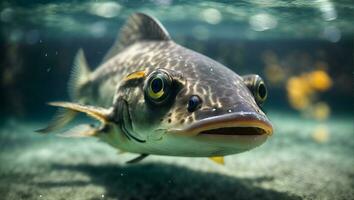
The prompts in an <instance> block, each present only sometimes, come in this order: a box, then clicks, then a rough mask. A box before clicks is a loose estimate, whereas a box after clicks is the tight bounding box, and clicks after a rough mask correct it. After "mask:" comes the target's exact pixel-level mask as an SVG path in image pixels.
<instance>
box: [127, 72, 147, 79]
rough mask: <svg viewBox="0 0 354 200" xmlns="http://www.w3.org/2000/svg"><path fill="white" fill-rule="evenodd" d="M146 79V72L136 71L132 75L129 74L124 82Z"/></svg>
mask: <svg viewBox="0 0 354 200" xmlns="http://www.w3.org/2000/svg"><path fill="white" fill-rule="evenodd" d="M144 77H145V71H144V70H142V71H136V72H133V73H131V74H129V75H128V76H126V77H125V78H124V81H129V80H133V79H140V78H144Z"/></svg>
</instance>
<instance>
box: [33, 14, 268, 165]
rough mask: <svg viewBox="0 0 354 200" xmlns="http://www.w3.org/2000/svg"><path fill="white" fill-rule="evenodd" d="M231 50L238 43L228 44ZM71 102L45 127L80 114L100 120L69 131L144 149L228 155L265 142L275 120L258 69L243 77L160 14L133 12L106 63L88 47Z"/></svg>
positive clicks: (74, 76) (217, 157)
mask: <svg viewBox="0 0 354 200" xmlns="http://www.w3.org/2000/svg"><path fill="white" fill-rule="evenodd" d="M230 51H232V50H230ZM68 90H69V96H70V101H69V102H63V101H58V102H50V103H49V105H51V106H55V107H58V108H59V109H60V112H59V114H57V115H56V116H55V117H54V118H53V120H52V121H51V122H50V123H49V125H48V126H47V127H46V128H43V129H40V130H38V132H40V133H51V132H55V131H57V130H60V129H62V128H63V127H65V126H66V125H67V124H68V123H69V122H71V121H72V120H74V119H75V118H76V116H77V115H78V114H80V113H84V114H86V115H87V116H88V117H89V118H92V119H94V120H95V121H96V122H97V124H89V123H80V124H79V125H76V126H74V127H73V128H71V129H69V130H67V131H65V132H64V133H61V135H62V136H64V137H87V136H92V137H97V138H99V139H100V140H102V141H104V142H106V143H107V144H109V145H111V146H112V147H114V148H116V149H118V150H120V151H122V152H130V153H136V154H139V156H138V157H136V158H134V159H133V160H131V161H128V163H135V162H139V161H140V160H143V159H144V158H146V157H147V156H149V155H167V156H182V157H209V158H210V159H211V160H213V161H215V162H217V163H219V164H223V163H224V156H226V155H232V154H237V153H241V152H245V151H248V150H250V149H253V148H255V147H257V146H260V145H261V144H263V143H264V142H265V141H266V140H267V139H268V138H269V137H270V136H271V135H272V133H273V126H272V124H271V122H270V120H269V119H268V118H267V116H266V114H265V113H264V112H263V111H262V109H261V108H262V104H263V103H264V102H265V100H266V98H267V95H268V94H267V87H266V85H265V83H264V81H263V79H262V78H261V77H260V76H259V75H256V74H248V75H245V76H240V75H238V74H236V73H235V72H234V71H232V70H231V69H229V68H227V67H226V66H224V65H222V64H221V63H219V62H217V61H215V60H213V59H211V58H209V57H207V56H205V55H202V54H200V53H197V52H195V51H193V50H190V49H188V48H185V47H183V46H181V45H179V44H177V43H176V42H174V41H173V40H172V38H171V36H170V35H169V33H168V32H167V30H166V29H165V28H164V27H163V25H162V24H161V23H160V22H159V21H158V20H157V19H155V18H154V17H152V16H150V15H147V14H144V13H134V14H132V15H131V16H130V17H129V18H128V19H127V21H126V23H125V25H124V26H123V27H122V28H121V30H120V32H119V33H118V36H117V39H116V41H115V42H114V44H113V46H112V47H111V48H110V50H109V51H108V53H107V54H106V55H105V56H104V58H103V60H102V62H101V64H100V65H99V66H98V67H97V68H96V69H95V70H91V67H89V65H88V63H87V61H86V58H85V55H84V52H83V50H82V49H80V50H79V51H78V53H77V54H76V56H75V59H74V65H73V71H72V73H71V77H70V80H69V83H68Z"/></svg>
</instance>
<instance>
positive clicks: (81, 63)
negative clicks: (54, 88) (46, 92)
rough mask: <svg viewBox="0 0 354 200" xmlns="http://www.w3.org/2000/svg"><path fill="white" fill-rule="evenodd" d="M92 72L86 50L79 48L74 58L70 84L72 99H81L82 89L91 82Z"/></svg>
mask: <svg viewBox="0 0 354 200" xmlns="http://www.w3.org/2000/svg"><path fill="white" fill-rule="evenodd" d="M90 74H91V70H90V68H89V66H88V64H87V61H86V58H85V55H84V51H83V50H82V49H79V51H78V52H77V53H76V56H75V59H74V64H73V68H72V72H71V75H70V79H69V84H68V92H69V96H70V99H71V100H73V101H80V96H81V95H80V93H81V90H82V88H83V87H84V86H85V85H86V84H87V83H88V82H89V77H90Z"/></svg>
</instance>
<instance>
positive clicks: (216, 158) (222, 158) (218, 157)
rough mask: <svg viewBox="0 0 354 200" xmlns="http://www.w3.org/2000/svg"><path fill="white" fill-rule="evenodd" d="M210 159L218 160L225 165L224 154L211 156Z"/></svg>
mask: <svg viewBox="0 0 354 200" xmlns="http://www.w3.org/2000/svg"><path fill="white" fill-rule="evenodd" d="M209 159H210V160H212V161H214V162H216V163H217V164H219V165H224V164H225V161H224V157H223V156H214V157H209Z"/></svg>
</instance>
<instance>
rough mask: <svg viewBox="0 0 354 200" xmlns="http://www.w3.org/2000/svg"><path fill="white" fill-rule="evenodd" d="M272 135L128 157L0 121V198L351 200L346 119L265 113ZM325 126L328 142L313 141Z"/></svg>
mask: <svg viewBox="0 0 354 200" xmlns="http://www.w3.org/2000/svg"><path fill="white" fill-rule="evenodd" d="M269 116H270V118H271V120H272V122H273V124H274V126H275V133H274V135H273V136H272V137H271V138H270V139H269V141H267V142H266V143H265V144H264V145H262V146H261V147H258V148H256V149H254V150H252V151H249V152H245V153H242V154H238V155H232V156H227V157H226V158H225V161H226V165H225V166H221V165H217V164H215V163H213V162H211V161H210V160H208V159H206V158H179V157H166V156H150V157H148V158H146V159H145V160H143V161H142V162H140V163H138V164H131V165H127V164H125V161H127V160H129V159H131V158H133V157H134V156H135V155H133V154H129V153H127V154H118V153H117V150H115V149H113V148H111V147H110V146H108V145H106V144H104V143H102V142H100V141H98V140H97V139H95V138H81V139H71V138H60V137H56V136H55V135H48V136H43V135H38V134H36V133H34V132H33V130H36V129H38V128H40V127H43V126H44V125H45V122H42V121H41V122H38V121H32V122H31V121H18V120H14V119H6V120H5V121H4V122H3V125H2V126H1V129H0V149H1V152H0V197H1V199H16V200H17V199H121V200H124V199H132V200H133V199H134V200H139V199H161V200H165V199H228V200H229V199H354V156H353V155H354V123H353V121H354V120H353V117H352V116H347V117H337V118H334V117H333V118H332V119H330V120H328V121H327V122H326V123H319V122H315V121H311V120H306V119H302V118H300V117H299V116H295V115H289V114H283V113H279V112H271V113H270V114H269ZM319 125H322V126H325V127H328V133H329V137H328V141H327V142H318V141H316V140H314V139H313V131H314V130H315V129H316V127H317V126H319Z"/></svg>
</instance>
